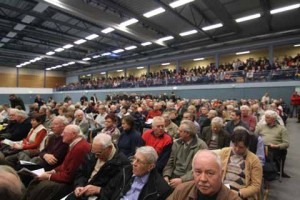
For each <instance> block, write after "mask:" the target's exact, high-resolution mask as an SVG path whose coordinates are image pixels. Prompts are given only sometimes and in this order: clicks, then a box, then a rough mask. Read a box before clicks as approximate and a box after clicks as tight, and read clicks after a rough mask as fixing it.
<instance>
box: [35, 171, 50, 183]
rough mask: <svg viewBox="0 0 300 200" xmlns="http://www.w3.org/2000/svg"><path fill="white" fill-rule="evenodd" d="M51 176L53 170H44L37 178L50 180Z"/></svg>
mask: <svg viewBox="0 0 300 200" xmlns="http://www.w3.org/2000/svg"><path fill="white" fill-rule="evenodd" d="M50 176H51V172H44V173H42V174H41V175H39V176H38V177H37V179H38V180H40V181H42V180H49V178H50Z"/></svg>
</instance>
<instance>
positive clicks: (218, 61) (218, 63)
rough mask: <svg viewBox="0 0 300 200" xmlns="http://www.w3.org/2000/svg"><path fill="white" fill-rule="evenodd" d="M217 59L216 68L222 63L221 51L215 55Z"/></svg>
mask: <svg viewBox="0 0 300 200" xmlns="http://www.w3.org/2000/svg"><path fill="white" fill-rule="evenodd" d="M215 60H216V68H217V69H218V68H219V65H220V54H219V53H217V54H216V55H215Z"/></svg>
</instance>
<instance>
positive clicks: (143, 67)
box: [137, 67, 145, 69]
mask: <svg viewBox="0 0 300 200" xmlns="http://www.w3.org/2000/svg"><path fill="white" fill-rule="evenodd" d="M144 68H145V67H137V69H144Z"/></svg>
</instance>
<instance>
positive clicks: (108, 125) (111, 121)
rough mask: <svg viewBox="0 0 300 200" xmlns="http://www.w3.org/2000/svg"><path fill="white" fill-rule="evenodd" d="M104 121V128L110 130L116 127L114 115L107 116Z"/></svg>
mask: <svg viewBox="0 0 300 200" xmlns="http://www.w3.org/2000/svg"><path fill="white" fill-rule="evenodd" d="M104 119H105V122H104V125H105V128H111V127H113V126H115V125H116V122H117V118H116V116H115V115H114V114H108V115H106V116H105V118H104Z"/></svg>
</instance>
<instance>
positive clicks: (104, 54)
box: [101, 52, 111, 56]
mask: <svg viewBox="0 0 300 200" xmlns="http://www.w3.org/2000/svg"><path fill="white" fill-rule="evenodd" d="M110 54H111V53H110V52H106V53H103V54H101V56H109V55H110Z"/></svg>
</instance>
